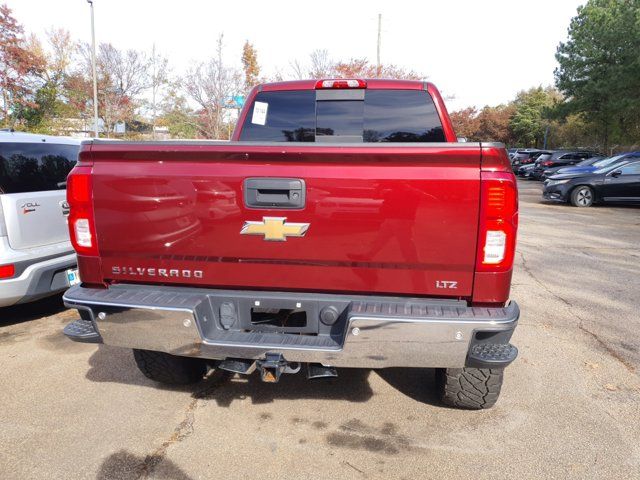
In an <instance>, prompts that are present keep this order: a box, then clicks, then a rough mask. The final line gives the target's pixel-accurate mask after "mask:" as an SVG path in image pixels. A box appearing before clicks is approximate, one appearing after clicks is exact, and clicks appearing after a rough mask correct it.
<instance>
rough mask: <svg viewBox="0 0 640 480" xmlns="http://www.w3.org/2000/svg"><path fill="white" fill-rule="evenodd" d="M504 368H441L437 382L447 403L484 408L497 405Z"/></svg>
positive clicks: (440, 393)
mask: <svg viewBox="0 0 640 480" xmlns="http://www.w3.org/2000/svg"><path fill="white" fill-rule="evenodd" d="M503 373H504V368H469V367H465V368H439V369H438V370H436V382H437V387H438V393H439V395H440V399H441V400H442V402H443V403H444V404H445V405H449V406H451V407H457V408H466V409H469V410H482V409H485V408H491V407H493V406H494V405H495V403H496V401H497V400H498V397H499V396H500V389H501V388H502V378H503Z"/></svg>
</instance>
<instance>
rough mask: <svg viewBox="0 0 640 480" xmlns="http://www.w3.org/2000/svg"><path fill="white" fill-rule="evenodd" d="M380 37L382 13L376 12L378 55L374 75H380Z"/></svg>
mask: <svg viewBox="0 0 640 480" xmlns="http://www.w3.org/2000/svg"><path fill="white" fill-rule="evenodd" d="M381 37H382V14H381V13H379V14H378V56H377V62H376V77H379V76H380V40H381Z"/></svg>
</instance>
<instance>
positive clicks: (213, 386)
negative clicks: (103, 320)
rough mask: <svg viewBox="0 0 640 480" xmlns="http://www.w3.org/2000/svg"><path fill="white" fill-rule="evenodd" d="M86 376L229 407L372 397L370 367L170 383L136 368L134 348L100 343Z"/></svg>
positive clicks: (363, 400)
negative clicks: (329, 374) (334, 374)
mask: <svg viewBox="0 0 640 480" xmlns="http://www.w3.org/2000/svg"><path fill="white" fill-rule="evenodd" d="M89 367H90V368H89V370H88V371H87V374H86V378H87V379H88V380H91V381H92V382H100V383H105V382H106V383H109V382H113V383H122V384H128V385H139V386H145V387H150V388H156V389H157V388H161V389H164V390H170V391H176V392H189V393H191V395H192V396H193V397H194V398H201V399H206V400H212V401H215V402H216V404H217V405H218V406H221V407H229V406H230V405H231V404H232V403H233V401H234V400H245V399H250V400H251V402H252V403H253V404H265V403H271V402H275V401H278V400H283V399H288V400H294V399H310V398H311V399H318V400H346V401H349V402H366V401H367V400H369V399H370V398H371V397H372V396H373V390H372V389H371V386H370V385H369V375H370V373H371V371H370V370H363V369H343V370H340V371H339V372H338V374H339V376H338V378H336V379H331V380H307V378H306V376H305V375H304V374H303V373H302V372H301V373H298V374H295V375H286V374H285V375H283V376H282V377H281V379H280V382H278V383H277V384H269V383H263V382H262V381H261V380H260V378H259V376H258V374H257V372H254V373H253V374H252V375H249V376H240V375H236V376H234V377H232V378H230V379H227V380H225V381H222V382H221V381H220V380H217V379H215V378H213V377H212V378H206V379H205V380H203V381H202V382H200V383H197V384H194V385H186V386H168V385H162V384H160V383H156V382H153V381H151V380H149V379H148V378H146V377H145V376H144V375H143V374H142V373H141V372H140V371H139V370H138V368H137V367H136V364H135V362H134V360H133V354H132V353H131V349H127V348H119V347H112V346H108V345H98V348H97V349H96V351H95V352H94V353H93V354H92V355H91V357H90V358H89Z"/></svg>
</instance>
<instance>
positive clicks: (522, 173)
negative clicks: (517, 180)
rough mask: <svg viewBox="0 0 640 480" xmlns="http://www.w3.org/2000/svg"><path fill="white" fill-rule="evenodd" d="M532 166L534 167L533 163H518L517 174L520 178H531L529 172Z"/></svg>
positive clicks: (531, 170)
mask: <svg viewBox="0 0 640 480" xmlns="http://www.w3.org/2000/svg"><path fill="white" fill-rule="evenodd" d="M533 167H535V164H534V163H530V164H528V165H520V168H518V174H517V175H518V176H519V177H522V178H529V179H530V178H531V173H532V172H533Z"/></svg>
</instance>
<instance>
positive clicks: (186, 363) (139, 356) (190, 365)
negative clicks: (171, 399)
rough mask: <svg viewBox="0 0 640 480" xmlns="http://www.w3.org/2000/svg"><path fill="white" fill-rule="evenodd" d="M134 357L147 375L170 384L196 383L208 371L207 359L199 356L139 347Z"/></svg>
mask: <svg viewBox="0 0 640 480" xmlns="http://www.w3.org/2000/svg"><path fill="white" fill-rule="evenodd" d="M133 358H134V359H135V361H136V365H137V366H138V368H139V369H140V371H141V372H142V373H143V375H144V376H145V377H147V378H150V379H151V380H155V381H156V382H160V383H166V384H169V385H187V384H189V383H196V382H199V381H200V380H202V378H203V377H204V376H205V374H206V373H207V363H206V361H204V360H201V359H199V358H190V357H178V356H176V355H169V354H168V353H164V352H155V351H153V350H137V349H134V350H133Z"/></svg>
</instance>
